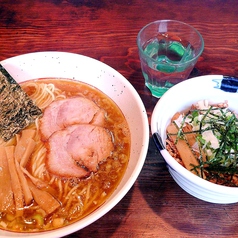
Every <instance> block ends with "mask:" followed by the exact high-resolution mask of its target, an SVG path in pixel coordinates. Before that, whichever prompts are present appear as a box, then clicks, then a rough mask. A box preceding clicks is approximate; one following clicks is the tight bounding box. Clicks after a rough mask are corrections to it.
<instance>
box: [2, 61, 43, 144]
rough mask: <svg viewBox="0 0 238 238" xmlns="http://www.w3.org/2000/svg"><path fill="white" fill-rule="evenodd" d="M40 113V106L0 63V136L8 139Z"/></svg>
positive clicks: (5, 139)
mask: <svg viewBox="0 0 238 238" xmlns="http://www.w3.org/2000/svg"><path fill="white" fill-rule="evenodd" d="M41 115H42V111H41V110H40V108H38V107H37V106H36V105H35V104H34V102H33V101H32V100H31V99H30V98H29V96H28V95H27V94H26V93H25V91H23V90H22V88H21V87H20V85H19V84H18V83H17V82H16V81H15V80H14V79H13V78H12V77H11V75H10V74H9V73H8V72H7V71H6V69H5V68H4V67H3V66H2V65H1V64H0V137H1V138H2V139H3V140H4V141H8V140H10V139H11V138H12V137H13V136H14V135H16V134H17V133H19V132H20V131H21V130H23V129H24V128H26V127H27V126H28V125H30V124H31V123H33V122H34V121H35V119H36V118H38V117H40V116H41Z"/></svg>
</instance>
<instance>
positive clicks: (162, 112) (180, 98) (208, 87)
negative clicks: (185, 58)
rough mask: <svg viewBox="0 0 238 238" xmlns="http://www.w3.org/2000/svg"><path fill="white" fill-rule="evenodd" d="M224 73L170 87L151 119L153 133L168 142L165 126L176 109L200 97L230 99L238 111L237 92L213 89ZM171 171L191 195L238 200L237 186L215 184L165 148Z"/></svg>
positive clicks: (222, 201) (217, 200) (163, 152)
mask: <svg viewBox="0 0 238 238" xmlns="http://www.w3.org/2000/svg"><path fill="white" fill-rule="evenodd" d="M222 77H223V76H222V75H207V76H201V77H196V78H192V79H188V80H186V81H183V82H181V83H179V84H177V85H175V86H173V87H172V88H171V89H169V90H168V91H167V92H166V93H165V94H164V95H163V96H162V97H161V99H160V100H159V101H158V103H157V104H156V106H155V108H154V110H153V113H152V118H151V132H152V134H154V133H155V132H158V134H159V135H160V137H161V139H162V143H163V145H164V146H165V144H166V128H167V126H168V124H169V123H170V121H171V118H172V116H173V115H174V114H175V113H176V112H180V111H183V110H185V109H187V108H189V107H190V106H191V105H192V104H193V103H196V102H197V101H199V100H204V99H207V100H208V101H209V102H211V103H219V102H224V101H226V100H227V101H228V104H229V108H230V109H231V110H234V111H235V112H238V105H237V100H238V93H227V92H224V91H222V90H220V89H217V88H214V86H215V83H214V81H213V79H222ZM160 153H161V155H162V156H163V158H164V159H165V161H166V163H167V167H168V170H169V172H170V174H171V176H172V177H173V179H174V180H175V181H176V182H177V184H178V185H179V186H180V187H181V188H182V189H184V190H185V191H186V192H188V193H189V194H191V195H192V196H194V197H196V198H198V199H201V200H204V201H207V202H211V203H219V204H229V203H235V202H238V188H237V187H226V186H223V185H217V184H213V183H211V182H209V181H207V180H204V179H202V178H200V177H198V176H196V175H194V174H193V173H191V172H190V171H188V170H187V169H185V168H184V167H183V166H181V165H180V164H179V163H178V162H177V161H176V160H175V159H174V158H173V157H172V156H171V155H170V154H169V152H168V151H167V150H166V149H163V150H161V151H160Z"/></svg>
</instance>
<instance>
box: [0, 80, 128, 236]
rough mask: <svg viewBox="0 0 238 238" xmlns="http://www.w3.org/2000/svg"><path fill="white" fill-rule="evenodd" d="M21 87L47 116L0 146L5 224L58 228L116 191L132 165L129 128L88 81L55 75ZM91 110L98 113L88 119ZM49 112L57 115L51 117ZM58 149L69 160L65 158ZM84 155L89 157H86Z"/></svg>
mask: <svg viewBox="0 0 238 238" xmlns="http://www.w3.org/2000/svg"><path fill="white" fill-rule="evenodd" d="M21 87H22V89H23V90H24V91H25V92H26V93H27V94H28V95H29V97H30V98H31V99H32V100H33V101H34V102H35V104H36V105H37V106H38V107H39V108H40V109H41V110H42V112H43V117H42V118H40V119H37V120H36V121H35V123H33V124H31V125H30V126H28V127H27V128H26V129H24V130H22V131H21V132H20V133H19V134H17V135H16V136H14V137H13V138H12V139H10V140H9V141H7V142H5V141H3V140H2V141H1V143H0V167H1V171H4V172H3V173H0V176H1V178H0V194H1V201H0V228H1V229H4V230H10V231H17V232H36V231H45V230H51V229H56V228H59V227H62V226H66V225H69V224H71V223H73V222H75V221H77V220H79V219H82V218H83V217H85V216H87V215H88V214H89V213H91V212H92V211H94V210H95V209H97V208H98V207H99V206H101V205H102V204H103V203H104V202H105V201H106V200H107V198H108V197H109V196H110V195H111V194H112V193H113V191H114V190H115V189H116V187H117V185H118V184H119V182H120V181H121V179H122V177H123V174H124V172H125V170H126V168H127V165H128V161H129V156H130V131H129V127H128V124H127V121H126V119H125V117H124V115H123V114H122V112H121V110H120V109H119V108H118V106H117V105H116V104H115V103H114V102H113V101H112V100H111V99H110V98H109V97H108V96H106V95H105V94H104V93H102V92H101V91H99V90H98V89H96V88H94V87H92V86H90V85H87V84H85V83H82V82H77V81H73V80H67V79H53V78H50V79H38V80H31V81H27V82H24V83H22V84H21ZM75 101H77V103H79V104H77V105H80V106H78V107H79V110H81V111H80V113H78V112H77V113H78V114H79V115H80V117H82V120H86V121H80V122H79V121H77V120H78V118H77V117H76V118H74V117H73V116H72V114H73V113H74V111H76V109H75V107H74V105H73V106H71V103H72V102H73V103H75ZM69 103H70V105H69ZM57 104H58V105H57ZM51 105H53V106H51ZM60 105H65V106H64V107H63V108H62V107H61V106H60ZM82 105H83V106H82ZM58 107H59V108H60V109H59V108H58ZM88 107H89V108H91V107H93V108H94V110H96V112H95V113H93V116H92V119H90V121H87V120H88V119H87V118H89V113H88ZM49 108H50V109H49ZM57 108H58V109H57ZM83 108H84V109H83ZM56 109H57V113H56V114H54V113H53V112H54V110H56ZM61 109H62V110H61ZM60 110H61V111H60ZM83 110H85V111H83ZM90 110H91V109H90ZM47 114H48V116H49V115H51V118H50V119H49V120H48V121H47V119H46V118H47ZM55 115H57V116H55ZM52 118H53V119H52ZM62 118H63V122H62V123H61V122H60V121H62ZM100 118H101V119H100ZM102 118H103V121H102ZM51 119H52V120H51ZM65 120H66V121H67V122H65ZM75 120H76V121H75ZM44 123H46V124H44ZM47 123H48V124H47ZM60 123H61V124H60ZM67 123H68V124H67ZM44 125H46V126H45V128H44ZM54 125H56V127H57V128H56V129H55V131H53V129H52V128H53V126H54ZM48 131H51V134H50V135H47V136H48V137H47V136H46V134H47V133H48ZM87 133H88V134H87ZM73 136H74V137H73ZM71 137H72V138H71ZM65 138H67V140H66V139H65ZM79 138H80V139H79ZM90 140H91V144H90ZM69 142H70V143H69ZM76 142H78V143H79V144H77V143H76ZM100 143H101V144H100ZM58 144H60V145H61V147H60V148H58V147H57V145H58ZM105 145H107V146H105ZM97 146H100V148H98V147H97ZM52 151H54V152H52ZM57 153H61V154H60V156H62V158H63V157H65V158H66V157H67V158H68V157H69V158H68V160H64V161H63V162H62V161H61V160H60V159H59V158H60V157H59V155H58V154H57ZM85 154H86V157H87V159H84V158H82V157H83V156H82V155H85ZM100 156H101V157H100ZM55 157H57V158H58V160H55ZM65 158H64V159H65ZM90 159H92V160H93V162H94V163H93V162H92V161H91V160H90ZM55 166H58V167H55ZM67 166H68V167H67ZM70 166H74V170H71V167H70ZM75 169H76V170H75ZM67 170H68V172H67ZM9 171H10V172H9ZM75 171H76V172H75ZM9 188H10V189H9Z"/></svg>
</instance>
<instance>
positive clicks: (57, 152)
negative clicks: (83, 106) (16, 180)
mask: <svg viewBox="0 0 238 238" xmlns="http://www.w3.org/2000/svg"><path fill="white" fill-rule="evenodd" d="M48 147H49V148H48V158H47V160H46V166H47V169H48V170H49V172H50V173H52V174H54V175H56V176H59V177H64V178H70V177H76V178H83V177H87V176H88V175H89V174H90V172H96V171H97V169H98V164H99V163H100V162H102V161H104V160H105V159H106V158H107V157H109V156H110V154H111V152H112V151H113V143H112V138H111V134H110V132H108V131H107V130H106V129H105V128H103V127H101V126H96V125H92V124H75V125H72V126H68V127H67V128H65V129H63V130H60V131H56V132H55V133H53V134H52V135H51V136H50V138H49V140H48Z"/></svg>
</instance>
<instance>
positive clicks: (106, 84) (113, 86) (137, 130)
mask: <svg viewBox="0 0 238 238" xmlns="http://www.w3.org/2000/svg"><path fill="white" fill-rule="evenodd" d="M1 64H2V65H3V66H4V67H5V68H6V69H7V70H8V72H9V73H10V74H11V75H12V76H13V78H15V79H16V81H18V82H22V81H25V80H30V79H35V78H45V77H61V78H71V79H75V80H79V81H82V82H86V83H88V84H91V85H93V86H95V87H97V88H98V89H100V90H101V91H103V92H104V93H106V94H107V95H108V96H109V97H111V98H112V99H113V100H114V101H115V102H116V103H117V105H118V106H119V107H120V108H121V110H122V112H123V113H124V115H125V117H126V119H127V122H128V124H129V128H130V131H131V156H130V161H129V164H128V167H127V170H126V172H125V175H124V177H123V179H122V181H121V183H120V184H119V186H118V187H117V189H116V190H115V191H114V193H113V194H112V195H111V196H110V198H109V199H108V200H107V201H106V202H105V203H104V204H103V205H102V206H101V207H99V208H98V209H97V210H96V211H94V212H92V213H91V214H89V215H88V216H86V217H85V218H83V219H81V220H80V221H78V222H75V223H73V224H71V225H69V226H66V227H63V228H60V229H56V230H52V231H47V232H43V233H29V234H27V233H24V234H21V233H14V232H7V231H3V230H0V237H47V238H51V237H62V236H65V235H68V234H70V233H73V232H75V231H77V230H80V229H82V228H84V227H86V226H87V225H89V224H91V223H93V222H94V221H96V220H97V219H99V218H100V217H102V216H103V215H104V214H106V213H107V212H108V211H109V210H110V209H112V208H113V207H114V206H115V205H116V204H117V203H118V202H119V201H120V200H121V199H122V198H123V197H124V196H125V194H126V193H127V192H128V191H129V189H130V188H131V187H132V185H133V184H134V182H135V181H136V179H137V177H138V175H139V173H140V171H141V169H142V166H143V164H144V161H145V158H146V154H147V150H148V143H149V126H148V118H147V114H146V110H145V107H144V104H143V103H142V101H141V98H140V97H139V95H138V93H137V92H136V90H135V89H134V88H133V86H132V85H131V84H130V83H129V81H127V79H125V78H124V77H123V76H122V75H121V74H120V73H118V72H117V71H116V70H114V69H112V68H111V67H109V66H107V65H106V64H104V63H102V62H100V61H97V60H95V59H92V58H89V57H86V56H82V55H78V54H72V53H64V52H38V53H31V54H25V55H21V56H17V57H13V58H10V59H7V60H4V61H2V62H1ZM128 102H129V103H128Z"/></svg>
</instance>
